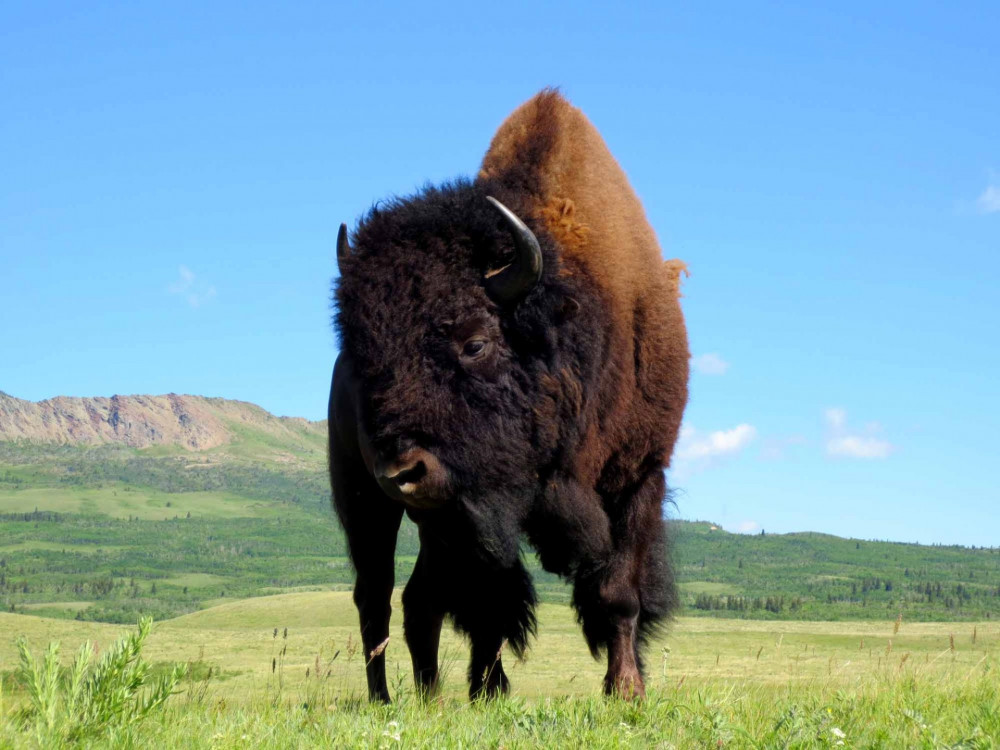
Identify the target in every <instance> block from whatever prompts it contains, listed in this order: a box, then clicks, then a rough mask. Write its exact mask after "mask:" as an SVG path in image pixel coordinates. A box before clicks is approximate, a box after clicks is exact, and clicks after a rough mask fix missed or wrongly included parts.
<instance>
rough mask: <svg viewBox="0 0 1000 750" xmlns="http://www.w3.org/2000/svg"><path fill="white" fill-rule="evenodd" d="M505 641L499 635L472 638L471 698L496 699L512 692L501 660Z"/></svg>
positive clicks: (470, 663) (470, 662) (481, 635)
mask: <svg viewBox="0 0 1000 750" xmlns="http://www.w3.org/2000/svg"><path fill="white" fill-rule="evenodd" d="M503 648H504V639H503V638H502V637H500V636H498V635H497V634H488V633H481V634H479V635H478V637H477V636H473V638H472V658H471V659H470V660H469V698H471V699H472V700H477V699H480V698H486V699H489V698H496V697H498V696H500V695H506V694H507V693H508V692H510V680H508V679H507V673H506V672H504V671H503V660H502V658H501V655H502V652H503Z"/></svg>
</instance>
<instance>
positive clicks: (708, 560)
mask: <svg viewBox="0 0 1000 750" xmlns="http://www.w3.org/2000/svg"><path fill="white" fill-rule="evenodd" d="M245 406H246V405H241V407H240V408H241V409H243V412H245ZM243 412H241V414H243ZM245 416H246V415H245V414H244V417H245ZM250 416H251V417H252V416H253V415H252V414H251V415H250ZM261 420H262V423H264V422H266V420H265V419H264V418H263V417H261ZM266 426H267V429H264V428H260V429H258V428H256V427H255V423H254V422H253V421H247V420H246V419H244V420H243V421H240V422H233V423H232V424H230V430H231V432H232V433H233V434H234V435H235V436H236V439H235V440H234V441H233V442H231V443H229V444H227V445H224V446H220V447H219V448H215V449H212V450H209V451H203V452H198V453H191V452H188V451H185V450H182V449H179V448H169V447H162V446H160V447H156V448H151V449H146V450H143V451H137V450H134V449H129V448H124V447H121V446H116V445H105V446H98V447H92V448H80V447H75V446H54V445H30V444H10V443H0V514H3V513H6V514H8V515H6V516H2V517H0V606H2V608H3V609H5V610H9V609H10V608H11V606H13V607H14V609H15V611H35V612H39V611H44V613H45V614H52V615H56V616H63V617H82V618H85V619H99V620H103V621H112V622H133V621H134V620H135V617H136V616H137V615H138V614H139V613H140V612H150V613H152V614H154V615H155V616H157V617H158V618H161V619H162V618H164V617H171V616H176V615H179V614H183V613H185V612H191V611H194V610H197V609H199V608H201V607H203V606H206V605H207V604H208V603H211V602H214V601H216V600H219V599H231V598H242V597H246V596H254V595H261V594H269V593H275V592H279V591H292V590H301V589H303V588H306V589H309V588H313V589H315V588H318V587H325V588H330V587H331V586H333V587H344V586H349V585H350V583H351V582H352V579H353V576H352V574H351V571H350V568H349V565H348V564H347V561H346V559H345V558H344V544H343V539H342V536H341V534H340V531H339V529H338V527H337V524H336V521H335V519H334V518H333V514H332V513H331V511H330V508H329V490H328V486H327V483H326V478H325V475H324V464H325V441H324V439H323V435H322V430H320V429H318V428H317V426H316V425H310V424H307V423H306V424H304V423H301V422H298V421H294V420H288V421H284V422H282V423H281V424H280V425H279V426H278V427H275V426H274V425H273V424H272V423H270V422H266ZM36 508H37V509H38V510H39V511H52V512H54V513H58V514H60V515H58V516H54V515H51V514H46V513H44V512H42V513H40V514H38V515H34V514H33V513H32V512H33V511H34V510H35V509H36ZM17 514H26V515H17ZM674 537H675V539H674V541H675V544H674V549H675V556H676V564H677V569H678V573H679V580H680V582H681V590H682V594H683V599H684V602H685V605H686V609H685V614H693V615H713V616H723V617H739V618H757V619H777V618H794V619H844V618H865V619H886V618H889V619H894V618H895V616H896V614H897V613H899V612H902V613H903V615H904V617H905V618H906V619H908V620H909V619H931V620H933V619H937V620H955V619H968V620H976V619H982V620H985V619H987V618H990V617H995V616H997V615H998V614H1000V550H970V549H965V548H956V547H950V548H946V547H926V546H923V547H922V546H918V545H906V544H890V543H881V542H866V541H856V540H845V539H839V538H837V537H831V536H827V535H822V534H790V535H770V536H763V537H762V536H741V535H733V534H727V533H726V532H724V531H720V530H715V531H713V530H711V527H710V525H709V524H701V523H678V524H676V525H675V527H674ZM416 551H417V540H416V535H415V533H414V529H413V528H412V526H410V525H409V524H404V527H403V532H402V534H401V538H400V540H399V545H398V559H397V583H402V582H403V581H405V580H406V578H407V577H408V575H409V571H410V570H411V569H412V565H413V560H414V555H415V554H416ZM533 573H534V574H535V578H536V583H537V585H538V587H539V590H540V593H541V595H542V598H543V600H546V601H553V602H565V601H568V599H569V592H568V590H567V589H566V587H565V586H564V585H563V584H562V583H561V582H560V581H559V580H558V579H557V578H555V577H554V576H551V575H548V574H546V573H544V572H542V571H540V570H539V569H538V568H537V566H534V569H533ZM81 602H91V603H92V605H91V606H81ZM39 607H42V610H39V609H38V608H39Z"/></svg>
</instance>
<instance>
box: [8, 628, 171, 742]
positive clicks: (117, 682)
mask: <svg viewBox="0 0 1000 750" xmlns="http://www.w3.org/2000/svg"><path fill="white" fill-rule="evenodd" d="M152 623H153V621H152V619H151V618H148V617H147V618H143V619H142V620H140V621H139V624H138V627H137V628H136V630H135V632H132V633H128V634H126V635H125V636H123V637H122V638H121V639H119V640H118V641H117V642H116V643H114V644H113V645H112V646H111V647H110V648H109V649H108V650H107V651H105V652H104V654H103V655H101V657H100V658H99V659H98V660H97V662H96V663H95V662H94V657H95V647H94V646H93V644H91V643H90V642H89V641H88V642H86V643H84V644H83V645H82V646H81V647H80V650H79V651H77V654H76V657H75V658H74V659H73V662H72V664H71V665H70V667H69V668H68V669H62V668H60V665H59V642H58V641H53V642H51V643H49V645H48V648H47V649H46V650H45V654H44V656H41V657H36V656H35V655H34V654H33V653H32V651H31V649H30V648H29V647H28V644H27V642H26V641H25V640H24V639H23V638H22V639H19V640H18V642H17V648H18V655H19V657H20V664H19V669H18V676H19V678H20V681H21V684H22V685H23V687H24V691H25V693H26V695H27V698H28V701H27V705H25V706H23V707H21V708H20V709H19V710H18V711H16V712H15V713H14V714H13V716H12V717H11V718H10V719H9V720H8V721H9V722H10V725H13V729H14V730H15V732H16V733H19V734H21V735H22V737H21V739H22V740H23V739H26V737H27V736H31V737H33V739H34V741H35V742H36V743H37V745H38V746H39V747H43V748H56V747H62V746H65V745H70V744H76V743H79V742H81V741H85V740H95V739H98V738H105V739H107V740H108V741H110V742H111V743H112V744H116V745H131V744H133V742H134V738H135V736H136V731H137V729H138V727H139V725H140V724H141V722H142V721H143V720H145V719H146V718H148V717H149V716H150V715H151V714H152V713H153V712H155V711H156V710H157V709H159V708H161V707H162V706H163V704H164V703H165V702H166V700H167V698H169V697H170V696H171V695H172V694H173V693H174V692H175V689H176V687H177V684H178V682H179V681H180V680H181V678H182V677H183V676H184V671H185V668H184V667H183V666H181V665H178V666H174V667H173V668H172V669H170V670H169V671H168V672H167V673H166V674H164V675H161V676H159V677H156V678H152V677H151V675H150V665H149V663H148V662H147V661H146V660H145V659H143V658H142V647H143V644H144V642H145V641H146V638H147V637H148V636H149V632H150V628H151V627H152ZM7 729H8V731H9V730H10V729H11V726H8V727H7Z"/></svg>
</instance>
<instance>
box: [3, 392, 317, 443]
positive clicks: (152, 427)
mask: <svg viewBox="0 0 1000 750" xmlns="http://www.w3.org/2000/svg"><path fill="white" fill-rule="evenodd" d="M243 425H245V426H247V427H249V428H251V429H253V430H254V431H255V432H258V431H263V432H268V433H272V434H274V433H277V434H281V433H288V432H296V433H300V434H301V432H302V431H303V430H304V431H306V432H310V433H311V432H315V433H317V434H318V435H321V434H323V431H324V423H321V422H308V421H307V420H304V419H297V418H288V417H275V416H274V415H272V414H270V413H268V412H267V411H265V410H264V409H261V408H260V407H259V406H255V405H254V404H249V403H246V402H243V401H230V400H227V399H222V398H205V397H203V396H179V395H177V394H175V393H170V394H167V395H166V396H112V397H111V398H70V397H66V396H59V397H56V398H51V399H46V400H45V401H37V402H35V401H23V400H21V399H18V398H14V397H13V396H8V395H7V394H6V393H3V392H2V391H0V441H12V440H30V441H37V442H45V443H90V444H94V443H124V444H125V445H128V446H131V447H133V448H146V447H149V446H151V445H178V446H181V447H183V448H186V449H188V450H193V451H194V450H205V449H208V448H214V447H216V446H219V445H224V444H226V443H229V442H231V441H232V440H233V438H234V437H235V431H236V430H239V429H240V427H241V426H243Z"/></svg>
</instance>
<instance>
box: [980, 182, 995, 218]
mask: <svg viewBox="0 0 1000 750" xmlns="http://www.w3.org/2000/svg"><path fill="white" fill-rule="evenodd" d="M976 208H977V209H978V210H979V213H981V214H995V213H998V212H1000V185H987V186H986V189H985V190H984V191H983V194H982V195H980V196H979V197H978V198H977V199H976Z"/></svg>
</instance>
